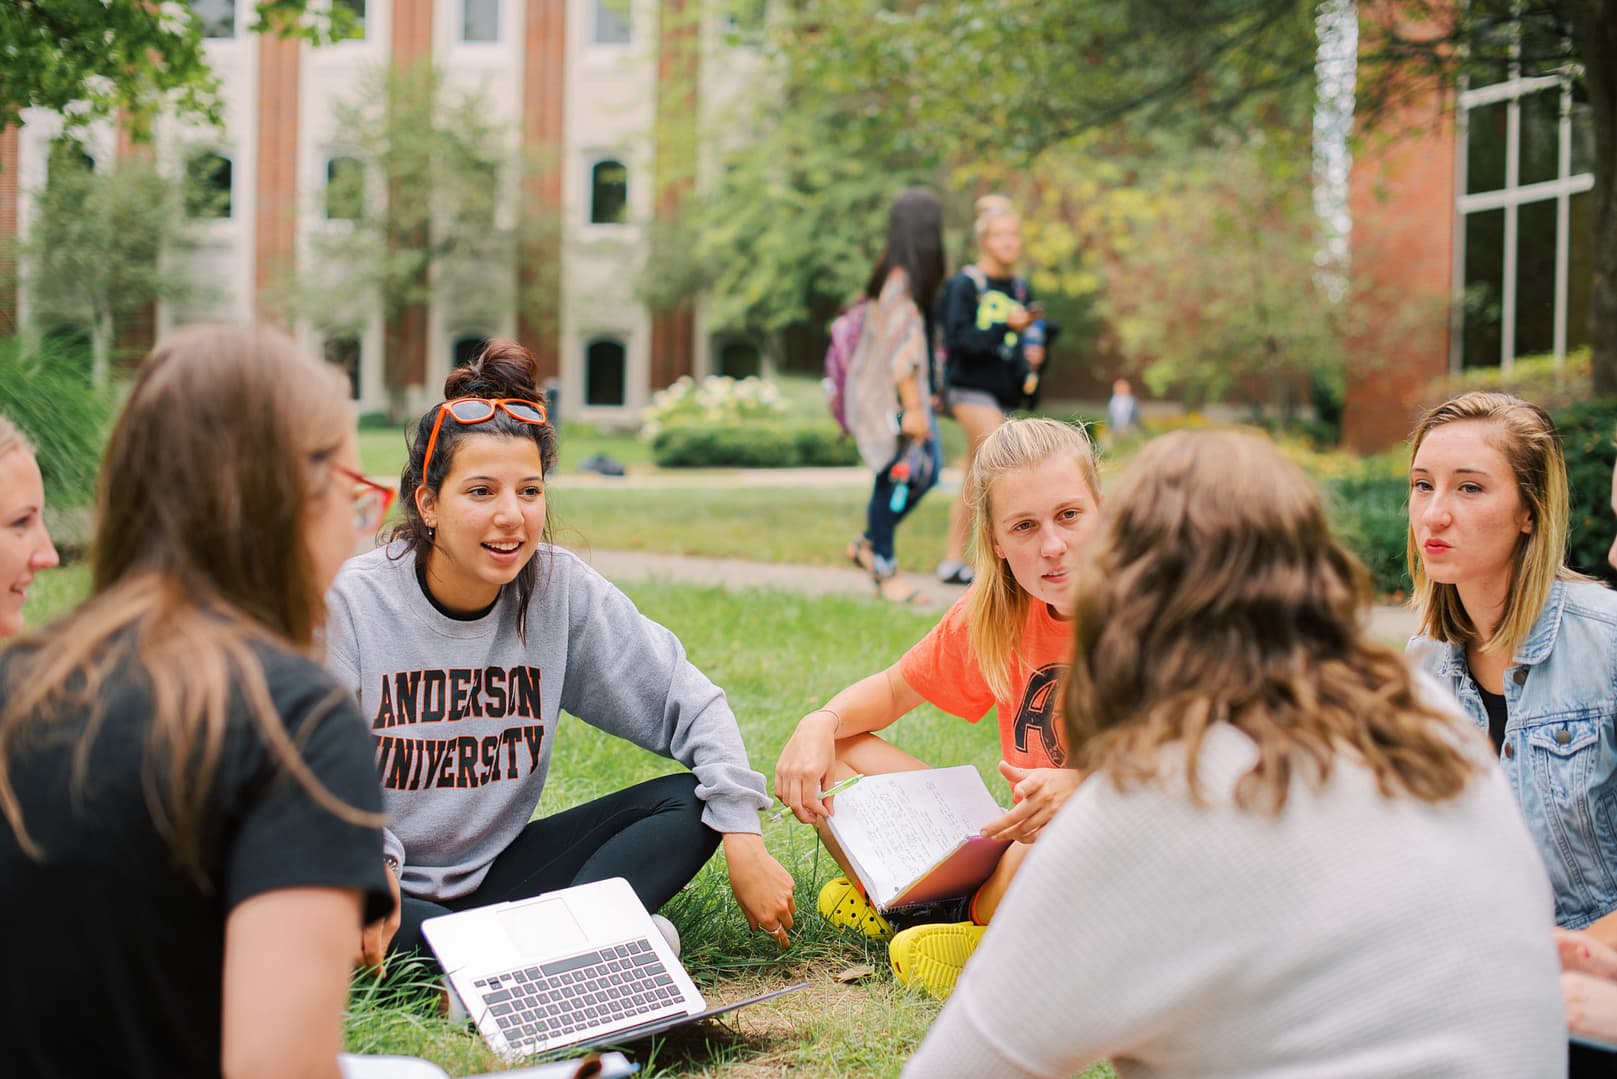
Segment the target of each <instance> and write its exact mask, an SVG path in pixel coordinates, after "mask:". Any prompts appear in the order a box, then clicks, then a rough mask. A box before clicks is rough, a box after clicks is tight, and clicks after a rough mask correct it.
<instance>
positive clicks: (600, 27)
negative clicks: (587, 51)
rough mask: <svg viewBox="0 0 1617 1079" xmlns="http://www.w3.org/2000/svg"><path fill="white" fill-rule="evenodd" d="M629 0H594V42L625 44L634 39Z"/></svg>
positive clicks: (599, 43) (598, 43)
mask: <svg viewBox="0 0 1617 1079" xmlns="http://www.w3.org/2000/svg"><path fill="white" fill-rule="evenodd" d="M629 3H630V0H595V44H597V45H627V44H629V43H630V42H631V41H633V40H634V30H633V27H632V24H631V23H630V21H629Z"/></svg>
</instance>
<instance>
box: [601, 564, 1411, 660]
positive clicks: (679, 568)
mask: <svg viewBox="0 0 1617 1079" xmlns="http://www.w3.org/2000/svg"><path fill="white" fill-rule="evenodd" d="M578 554H579V555H580V556H581V557H582V558H584V560H585V561H587V562H589V563H590V565H592V566H594V567H595V568H596V569H597V570H599V571H600V572H601V574H602V575H603V576H605V577H606V578H607V579H608V580H611V581H614V582H616V583H618V584H628V583H632V582H634V581H646V580H660V581H672V582H675V583H678V584H694V585H709V586H711V585H718V586H722V587H724V588H728V589H731V590H742V589H747V588H775V589H782V590H786V591H795V592H803V593H806V594H808V595H812V596H867V597H869V598H870V600H871V602H872V603H875V602H877V600H876V596H875V590H874V588H873V587H872V586H871V583H870V578H869V577H867V576H865V575H864V574H863V573H860V572H859V571H858V570H856V569H854V568H853V567H851V566H849V567H848V568H846V569H843V568H840V567H836V566H794V565H782V564H779V563H773V562H748V561H745V560H742V559H739V558H702V557H698V556H695V555H673V554H654V553H651V552H647V551H607V550H592V549H581V550H579V551H578ZM902 576H903V578H904V580H905V581H906V582H908V583H909V584H910V585H912V586H913V587H914V588H916V589H918V590H919V591H920V592H922V593H923V594H924V595H925V596H926V597H927V598H928V600H929V601H930V603H929V607H928V608H925V609H929V610H932V611H936V612H937V613H939V614H942V613H943V611H944V610H946V609H947V608H948V606H949V605H950V604H951V603H953V602H954V601H955V600H956V599H958V598H959V597H960V594H961V592H962V591H963V589H961V588H960V587H959V586H957V585H946V584H943V583H942V582H940V581H939V580H938V579H937V578H936V577H934V576H933V575H932V574H930V573H906V574H903V575H902ZM1414 632H1415V614H1414V612H1413V611H1411V610H1410V609H1409V608H1408V607H1401V606H1400V607H1394V606H1390V605H1386V604H1378V605H1376V606H1375V607H1372V608H1371V610H1370V633H1371V635H1372V636H1374V637H1375V638H1377V639H1378V640H1382V641H1385V642H1387V643H1388V644H1394V645H1397V646H1400V647H1401V646H1402V645H1403V643H1404V642H1405V641H1406V640H1408V639H1409V636H1410V634H1412V633H1414Z"/></svg>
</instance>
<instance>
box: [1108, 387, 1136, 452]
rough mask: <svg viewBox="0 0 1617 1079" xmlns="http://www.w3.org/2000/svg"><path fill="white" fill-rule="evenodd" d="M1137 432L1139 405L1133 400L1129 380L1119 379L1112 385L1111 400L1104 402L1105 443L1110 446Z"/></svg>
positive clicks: (1132, 391)
mask: <svg viewBox="0 0 1617 1079" xmlns="http://www.w3.org/2000/svg"><path fill="white" fill-rule="evenodd" d="M1139 431H1140V403H1139V402H1138V401H1136V400H1135V399H1134V388H1133V387H1132V386H1130V385H1129V380H1128V379H1126V378H1120V379H1118V380H1117V381H1116V382H1113V383H1112V398H1111V400H1109V401H1107V402H1106V443H1107V445H1111V444H1112V443H1113V442H1116V441H1117V440H1118V439H1120V438H1127V437H1129V436H1130V435H1134V434H1138V433H1139Z"/></svg>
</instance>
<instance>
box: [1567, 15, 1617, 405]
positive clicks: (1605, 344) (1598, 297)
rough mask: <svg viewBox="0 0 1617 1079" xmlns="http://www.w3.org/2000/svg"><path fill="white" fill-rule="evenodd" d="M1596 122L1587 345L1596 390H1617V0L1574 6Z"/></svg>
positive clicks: (1610, 392) (1603, 394) (1613, 393)
mask: <svg viewBox="0 0 1617 1079" xmlns="http://www.w3.org/2000/svg"><path fill="white" fill-rule="evenodd" d="M1573 23H1574V25H1575V27H1576V31H1577V33H1576V35H1575V36H1576V38H1577V41H1578V45H1579V52H1580V53H1581V59H1582V61H1583V69H1584V80H1585V82H1586V84H1587V86H1588V88H1589V105H1590V110H1589V111H1590V114H1591V117H1590V118H1591V120H1592V122H1593V126H1594V175H1595V186H1594V190H1593V191H1591V192H1590V193H1589V199H1590V202H1591V204H1592V205H1591V208H1592V210H1593V211H1594V212H1593V214H1592V215H1591V216H1592V218H1593V232H1594V234H1593V235H1592V236H1591V237H1590V243H1591V244H1592V245H1593V248H1592V250H1593V255H1594V280H1593V281H1591V282H1590V286H1589V345H1590V349H1591V352H1592V353H1593V357H1592V361H1593V362H1592V366H1593V371H1592V374H1593V380H1594V392H1595V394H1596V395H1598V396H1601V397H1610V396H1617V4H1614V3H1613V2H1612V0H1584V2H1583V3H1580V4H1576V5H1574V6H1573Z"/></svg>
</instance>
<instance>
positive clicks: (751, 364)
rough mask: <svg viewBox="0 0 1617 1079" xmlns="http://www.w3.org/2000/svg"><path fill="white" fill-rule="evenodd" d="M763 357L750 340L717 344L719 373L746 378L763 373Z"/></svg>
mask: <svg viewBox="0 0 1617 1079" xmlns="http://www.w3.org/2000/svg"><path fill="white" fill-rule="evenodd" d="M763 367H764V365H763V357H762V356H760V355H759V354H758V346H757V345H755V344H753V343H752V342H751V341H726V342H724V344H722V345H720V346H719V363H718V368H719V374H721V375H729V376H730V377H731V378H746V377H748V376H749V375H761V374H763V373H764V372H763Z"/></svg>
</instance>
